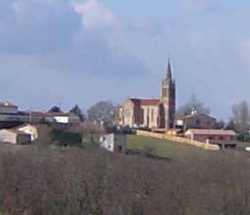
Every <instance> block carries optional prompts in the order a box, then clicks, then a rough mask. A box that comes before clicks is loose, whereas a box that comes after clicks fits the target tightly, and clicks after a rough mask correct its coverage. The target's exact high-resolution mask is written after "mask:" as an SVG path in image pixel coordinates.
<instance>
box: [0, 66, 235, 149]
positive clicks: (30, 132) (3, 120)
mask: <svg viewBox="0 0 250 215" xmlns="http://www.w3.org/2000/svg"><path fill="white" fill-rule="evenodd" d="M98 105H99V106H98ZM106 106H107V104H105V102H100V103H99V104H97V106H96V107H95V106H94V107H93V108H92V109H93V110H92V112H93V113H92V115H93V117H91V114H89V116H88V117H85V116H83V114H82V113H81V110H80V108H79V107H78V106H77V107H75V108H73V109H72V110H71V111H69V112H66V113H65V112H63V111H61V110H60V108H59V107H54V108H52V109H51V110H49V111H48V112H39V111H20V110H19V109H18V106H17V105H14V104H12V103H10V102H1V103H0V128H1V130H0V142H7V143H13V144H20V143H21V144H23V143H25V144H26V143H31V142H33V141H34V140H35V139H37V138H38V137H39V131H38V130H40V129H41V127H42V128H44V127H45V126H47V125H53V126H55V127H56V129H54V130H56V131H57V132H58V131H59V132H62V131H63V132H65V130H66V131H67V132H69V131H70V132H72V130H74V132H73V133H74V134H73V136H74V135H75V133H77V132H78V137H79V138H76V139H78V140H79V139H81V140H79V142H82V141H83V140H86V137H84V135H83V134H82V133H79V131H81V130H82V129H83V127H86V124H88V126H90V124H91V126H90V127H97V128H96V130H102V131H105V132H102V134H101V135H97V136H95V137H94V139H95V140H97V142H100V140H101V145H103V146H104V147H105V148H107V149H108V150H109V149H110V147H111V148H115V147H114V145H115V143H114V142H115V141H114V139H115V137H114V135H115V134H116V133H118V134H121V133H124V135H126V133H127V132H126V129H127V131H128V129H130V131H133V133H135V134H137V135H142V136H153V137H157V138H160V139H168V140H171V141H173V142H179V143H182V144H191V145H194V146H198V147H202V148H206V149H212V150H219V149H221V148H235V147H236V146H237V141H236V139H237V133H236V132H235V130H233V129H226V128H225V127H221V126H220V125H219V122H218V121H217V119H216V118H214V117H213V116H210V115H209V114H206V113H200V112H199V111H198V110H196V108H195V107H193V108H192V110H191V112H189V113H187V114H185V115H183V116H177V115H176V81H175V80H174V78H173V71H172V66H171V63H170V61H169V62H168V66H167V70H166V72H165V74H164V77H163V79H162V81H161V83H160V96H159V98H143V99H142V98H133V97H132V98H128V99H126V100H125V101H124V102H123V103H122V104H121V105H119V106H118V107H115V108H114V107H112V105H111V104H110V105H109V106H110V109H108V110H107V111H106V112H105V111H103V110H105V108H106ZM98 111H99V112H98ZM96 112H98V113H96ZM111 112H112V113H113V112H115V113H113V116H114V117H113V118H110V119H109V122H108V123H107V118H108V116H109V115H110V113H111ZM90 113H91V111H90ZM95 115H97V116H98V117H99V118H100V120H99V119H97V118H95ZM109 117H110V116H109ZM88 126H87V127H88ZM72 127H73V129H72ZM75 131H77V132H75ZM110 134H112V135H113V136H110ZM103 135H105V136H103ZM91 138H92V137H91ZM87 139H88V138H87ZM92 139H93V138H92ZM107 139H109V141H108V142H110V144H111V146H109V145H110V144H109V143H107ZM119 140H120V142H121V144H120V145H122V146H123V145H126V138H125V139H124V138H119ZM69 142H72V141H69ZM117 144H118V145H119V143H117ZM121 151H124V150H123V149H122V150H121Z"/></svg>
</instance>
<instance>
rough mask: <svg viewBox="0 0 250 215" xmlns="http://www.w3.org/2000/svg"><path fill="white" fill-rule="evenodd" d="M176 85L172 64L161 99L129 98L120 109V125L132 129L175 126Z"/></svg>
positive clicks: (168, 68)
mask: <svg viewBox="0 0 250 215" xmlns="http://www.w3.org/2000/svg"><path fill="white" fill-rule="evenodd" d="M175 111H176V84H175V80H174V79H173V76H172V68H171V64H170V62H168V67H167V71H166V74H165V75H164V78H163V80H162V81H161V93H160V98H159V99H153V98H148V99H141V98H128V99H127V100H126V101H125V102H123V103H122V104H121V106H120V107H119V114H118V115H119V116H118V124H119V125H120V126H129V127H131V128H147V129H165V130H169V129H172V128H174V126H175Z"/></svg>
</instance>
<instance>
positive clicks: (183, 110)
mask: <svg viewBox="0 0 250 215" xmlns="http://www.w3.org/2000/svg"><path fill="white" fill-rule="evenodd" d="M192 111H196V112H197V113H199V114H209V113H210V110H209V108H208V107H206V105H205V104H204V103H203V102H202V101H200V100H199V99H198V98H197V97H196V96H195V95H192V97H191V98H190V100H189V101H188V102H187V103H186V104H184V105H182V106H180V107H179V109H178V110H177V113H176V115H177V116H178V117H182V116H186V115H189V114H191V113H192Z"/></svg>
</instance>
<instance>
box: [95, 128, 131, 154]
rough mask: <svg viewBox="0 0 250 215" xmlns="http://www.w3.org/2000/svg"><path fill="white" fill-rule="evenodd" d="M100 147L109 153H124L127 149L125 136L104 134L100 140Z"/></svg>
mask: <svg viewBox="0 0 250 215" xmlns="http://www.w3.org/2000/svg"><path fill="white" fill-rule="evenodd" d="M100 142H101V147H102V148H104V149H106V150H108V151H110V152H120V153H124V152H126V149H127V136H126V135H124V134H114V133H112V134H106V135H103V136H102V137H101V138H100Z"/></svg>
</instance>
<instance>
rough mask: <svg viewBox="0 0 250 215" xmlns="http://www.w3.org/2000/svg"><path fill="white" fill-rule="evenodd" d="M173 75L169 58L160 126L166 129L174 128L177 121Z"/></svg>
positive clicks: (163, 85) (162, 94) (162, 83)
mask: <svg viewBox="0 0 250 215" xmlns="http://www.w3.org/2000/svg"><path fill="white" fill-rule="evenodd" d="M172 75H173V74H172V67H171V63H170V59H168V66H167V71H166V76H165V77H164V79H163V80H162V82H161V107H160V108H161V109H160V112H161V116H160V119H161V120H160V127H161V128H165V129H171V128H173V127H174V123H175V104H176V88H175V80H174V79H173V76H172Z"/></svg>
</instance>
